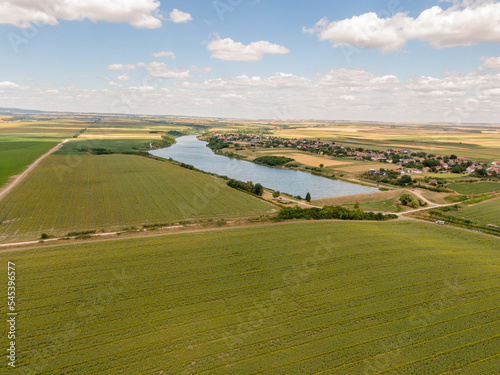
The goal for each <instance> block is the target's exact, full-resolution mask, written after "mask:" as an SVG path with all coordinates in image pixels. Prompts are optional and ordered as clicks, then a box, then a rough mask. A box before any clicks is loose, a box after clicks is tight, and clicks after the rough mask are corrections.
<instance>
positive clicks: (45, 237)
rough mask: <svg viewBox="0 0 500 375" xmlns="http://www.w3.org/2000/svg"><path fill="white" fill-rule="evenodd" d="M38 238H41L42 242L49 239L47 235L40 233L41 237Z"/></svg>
mask: <svg viewBox="0 0 500 375" xmlns="http://www.w3.org/2000/svg"><path fill="white" fill-rule="evenodd" d="M40 238H41V239H42V240H46V239H48V238H49V235H48V234H47V233H42V235H41V236H40Z"/></svg>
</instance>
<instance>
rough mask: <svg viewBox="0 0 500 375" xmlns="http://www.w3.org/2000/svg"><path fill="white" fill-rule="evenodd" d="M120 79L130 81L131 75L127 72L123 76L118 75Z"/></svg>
mask: <svg viewBox="0 0 500 375" xmlns="http://www.w3.org/2000/svg"><path fill="white" fill-rule="evenodd" d="M118 81H130V77H129V76H128V74H127V73H125V74H122V75H121V76H118Z"/></svg>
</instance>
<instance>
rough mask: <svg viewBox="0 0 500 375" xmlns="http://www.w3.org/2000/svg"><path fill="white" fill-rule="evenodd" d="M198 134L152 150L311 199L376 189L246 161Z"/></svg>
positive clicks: (157, 154)
mask: <svg viewBox="0 0 500 375" xmlns="http://www.w3.org/2000/svg"><path fill="white" fill-rule="evenodd" d="M206 144H207V143H206V142H203V141H200V140H198V139H197V138H196V136H195V135H188V136H184V137H180V138H177V143H176V144H175V145H173V146H171V147H168V148H164V149H161V150H154V151H150V153H151V154H153V155H156V156H160V157H162V158H166V159H168V158H172V159H174V160H177V161H179V162H182V163H186V164H191V165H193V166H194V167H195V168H198V169H201V170H203V171H205V172H211V173H216V174H218V175H221V176H228V177H229V178H234V179H236V180H240V181H245V182H246V181H252V182H254V183H261V184H262V185H263V186H264V187H267V188H269V189H273V190H279V191H281V192H284V193H287V194H291V195H294V196H296V195H300V196H301V197H302V198H304V197H305V196H306V194H307V192H309V193H310V194H311V197H312V199H321V198H328V197H339V196H344V195H353V194H363V193H373V192H376V191H378V190H377V189H374V188H369V187H365V186H360V185H356V184H350V183H348V182H343V181H335V180H330V179H327V178H324V177H319V176H313V175H312V174H309V173H306V172H299V171H292V170H289V169H278V168H271V167H266V166H263V165H258V164H254V163H251V162H248V161H244V160H238V159H232V158H228V157H226V156H222V155H216V154H214V153H213V152H212V150H210V149H209V148H208V147H206Z"/></svg>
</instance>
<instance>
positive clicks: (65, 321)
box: [0, 222, 500, 375]
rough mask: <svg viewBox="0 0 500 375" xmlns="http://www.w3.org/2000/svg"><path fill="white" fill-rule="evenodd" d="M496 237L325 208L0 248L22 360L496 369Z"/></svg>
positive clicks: (280, 370)
mask: <svg viewBox="0 0 500 375" xmlns="http://www.w3.org/2000/svg"><path fill="white" fill-rule="evenodd" d="M284 238H286V239H287V240H286V241H283V239H284ZM498 250H499V242H498V239H495V238H489V237H485V236H481V235H478V234H471V233H468V232H465V231H456V230H453V229H450V228H446V227H437V226H434V225H430V224H426V223H415V222H391V223H352V222H349V223H347V222H315V223H287V224H279V225H270V226H264V227H253V228H244V229H241V228H240V229H231V230H220V231H211V232H199V233H191V234H182V235H170V236H161V237H150V238H142V239H128V240H127V241H123V240H117V241H106V242H102V241H100V242H94V243H87V244H79V245H61V246H56V247H47V248H37V249H32V250H24V251H16V252H13V253H0V259H1V262H2V264H6V262H7V261H10V262H14V263H16V269H17V270H16V272H17V278H18V279H19V286H18V288H17V293H16V295H17V302H18V311H19V320H18V332H17V333H18V336H19V340H18V346H17V353H18V361H19V364H18V368H17V369H16V370H18V371H19V372H20V373H41V374H42V373H43V374H44V375H55V374H65V375H70V374H86V375H93V374H101V375H108V374H155V375H157V374H253V373H266V374H287V375H294V374H313V373H314V374H341V375H342V374H354V375H359V374H426V375H428V374H430V375H432V374H449V373H457V374H471V375H472V374H473V375H477V374H482V375H489V374H491V375H496V374H498V369H499V368H500V355H499V354H500V351H499V348H500V307H499V306H500V293H499V292H500V262H499V258H498ZM0 285H1V286H0V293H3V295H5V294H6V292H7V291H6V283H1V284H0ZM6 329H7V325H6V324H3V325H2V326H1V328H0V334H1V335H2V336H3V337H5V336H6Z"/></svg>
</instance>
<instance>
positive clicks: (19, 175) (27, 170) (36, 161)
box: [0, 138, 71, 201]
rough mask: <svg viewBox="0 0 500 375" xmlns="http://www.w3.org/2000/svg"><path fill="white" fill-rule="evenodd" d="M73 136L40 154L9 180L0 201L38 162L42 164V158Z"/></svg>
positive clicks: (0, 191) (1, 192) (0, 192)
mask: <svg viewBox="0 0 500 375" xmlns="http://www.w3.org/2000/svg"><path fill="white" fill-rule="evenodd" d="M70 139H71V138H68V139H65V140H64V141H62V142H61V143H59V144H58V145H57V146H55V147H53V148H51V149H50V150H49V151H47V152H46V153H45V154H43V155H42V156H40V157H39V158H38V159H36V160H35V161H34V162H33V163H31V164H30V165H29V166H28V168H26V169H25V170H24V171H23V172H22V173H20V174H18V175H17V176H16V177H15V178H14V180H12V181H11V182H8V183H7V184H6V185H5V186H4V187H3V188H2V189H0V201H1V200H2V199H3V198H5V196H6V195H7V194H9V193H10V191H11V190H12V189H14V188H15V187H16V186H17V185H19V183H20V182H21V181H22V180H24V179H25V178H26V176H28V174H29V173H30V172H31V171H32V170H33V169H35V168H36V167H37V166H38V164H40V162H41V161H42V160H44V159H45V158H46V157H48V156H49V155H51V154H53V153H54V152H56V151H58V150H59V149H60V148H61V147H62V146H63V145H64V144H65V143H66V142H68V141H69V140H70Z"/></svg>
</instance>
